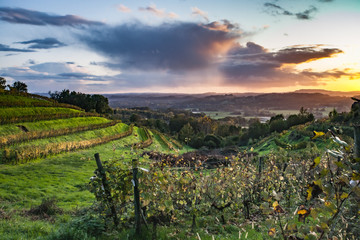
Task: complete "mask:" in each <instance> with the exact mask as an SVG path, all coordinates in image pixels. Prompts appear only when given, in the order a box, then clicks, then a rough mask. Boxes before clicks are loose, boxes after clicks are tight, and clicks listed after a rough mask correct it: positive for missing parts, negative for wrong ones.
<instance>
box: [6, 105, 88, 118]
mask: <svg viewBox="0 0 360 240" xmlns="http://www.w3.org/2000/svg"><path fill="white" fill-rule="evenodd" d="M74 113H82V111H79V110H75V109H71V108H60V107H19V108H0V116H3V117H22V116H36V115H55V114H74Z"/></svg>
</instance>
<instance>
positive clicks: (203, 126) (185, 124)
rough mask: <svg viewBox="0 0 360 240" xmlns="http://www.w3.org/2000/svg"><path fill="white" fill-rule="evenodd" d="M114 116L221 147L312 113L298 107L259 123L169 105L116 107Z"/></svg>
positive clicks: (191, 141) (199, 143) (292, 123)
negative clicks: (160, 109)
mask: <svg viewBox="0 0 360 240" xmlns="http://www.w3.org/2000/svg"><path fill="white" fill-rule="evenodd" d="M114 118H120V119H121V120H122V121H123V122H127V123H129V124H130V123H133V124H135V125H137V126H146V127H148V128H151V129H156V130H158V131H160V132H162V133H165V134H169V135H171V136H172V137H174V138H176V139H178V140H179V141H180V142H182V143H185V144H188V145H189V146H191V147H193V148H198V149H199V148H202V147H205V148H209V149H215V148H221V147H226V146H235V145H242V146H244V145H248V144H249V143H252V142H253V141H254V140H257V139H260V138H262V137H265V136H268V135H270V134H271V133H273V132H279V133H280V132H282V131H284V130H287V129H289V128H291V127H292V126H295V125H300V124H304V123H306V122H311V121H313V120H314V115H313V114H312V113H309V112H308V111H307V110H306V109H304V108H301V109H300V111H299V113H298V114H293V115H290V116H288V117H287V118H285V117H284V115H282V114H279V115H276V116H273V117H272V118H271V119H270V120H269V121H267V122H265V123H262V122H260V120H259V119H251V120H246V119H245V118H242V117H226V118H224V119H219V120H215V119H211V118H209V117H208V116H206V115H205V114H193V113H191V112H184V111H176V110H173V109H168V110H167V111H166V112H162V113H158V112H154V111H151V110H150V109H123V110H120V109H117V110H116V111H115V115H114Z"/></svg>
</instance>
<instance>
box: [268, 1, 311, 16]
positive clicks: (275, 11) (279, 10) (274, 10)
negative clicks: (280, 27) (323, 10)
mask: <svg viewBox="0 0 360 240" xmlns="http://www.w3.org/2000/svg"><path fill="white" fill-rule="evenodd" d="M264 6H265V7H266V10H267V12H268V13H270V14H271V15H273V16H278V15H285V16H295V17H296V18H297V19H300V20H309V19H311V18H313V16H312V15H313V13H315V12H317V11H318V9H317V8H316V7H314V6H310V7H309V8H308V9H306V10H304V11H302V12H297V13H296V12H291V11H288V10H286V9H284V8H283V7H281V6H279V5H277V4H274V3H269V2H267V3H264Z"/></svg>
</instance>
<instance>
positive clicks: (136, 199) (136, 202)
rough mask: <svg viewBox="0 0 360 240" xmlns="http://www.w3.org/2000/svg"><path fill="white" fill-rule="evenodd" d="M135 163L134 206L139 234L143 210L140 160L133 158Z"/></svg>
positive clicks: (133, 181) (138, 232)
mask: <svg viewBox="0 0 360 240" xmlns="http://www.w3.org/2000/svg"><path fill="white" fill-rule="evenodd" d="M132 164H133V180H132V183H133V185H134V207H135V232H136V234H137V235H139V234H140V228H141V212H140V192H139V180H138V178H137V174H138V171H139V170H138V161H137V159H133V160H132Z"/></svg>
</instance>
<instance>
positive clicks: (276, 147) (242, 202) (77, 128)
mask: <svg viewBox="0 0 360 240" xmlns="http://www.w3.org/2000/svg"><path fill="white" fill-rule="evenodd" d="M9 96H11V97H9V98H6V97H3V96H2V95H0V103H1V102H4V104H3V106H2V107H0V121H1V123H2V125H0V236H2V237H3V238H4V239H198V240H201V239H358V238H359V232H360V229H359V226H360V225H359V223H360V219H359V215H360V205H359V202H360V187H359V180H360V174H359V169H360V162H359V159H358V158H355V157H354V153H353V143H354V140H353V138H352V137H351V136H352V135H351V134H352V133H353V132H352V128H351V127H350V126H342V127H341V131H340V130H336V131H335V129H337V128H333V126H332V125H331V123H329V122H328V121H322V122H321V121H318V122H311V123H310V122H309V123H306V124H304V125H298V126H294V127H292V128H291V129H289V130H286V131H282V132H274V133H272V134H270V135H269V136H267V137H264V138H261V139H259V140H258V141H256V142H255V141H254V142H253V144H252V145H249V146H246V147H243V148H234V147H230V148H224V149H220V150H216V149H215V150H212V151H210V150H209V149H207V150H201V151H196V152H195V151H194V149H191V148H189V147H188V146H186V145H184V146H183V145H182V144H181V143H180V142H178V141H177V140H175V139H174V138H172V137H170V136H169V135H166V134H164V133H162V132H160V131H159V130H155V129H152V128H150V127H145V126H135V125H133V124H125V123H122V122H121V121H119V120H112V119H111V118H105V117H101V116H99V115H98V114H95V113H89V112H85V111H83V110H81V109H78V108H76V107H71V106H60V105H57V103H56V102H54V101H52V100H49V99H47V98H45V97H41V96H40V97H36V95H33V96H31V97H29V96H20V95H18V96H17V95H14V96H12V95H9ZM4 99H5V100H4ZM11 102H13V103H11ZM338 128H339V127H338ZM328 129H331V130H328ZM314 133H317V135H316V134H315V135H314ZM208 138H209V139H210V137H208ZM212 140H214V141H215V140H216V138H215V137H213V139H212ZM95 153H99V155H97V156H98V157H99V156H100V158H99V161H100V159H101V162H102V167H103V169H102V168H99V165H97V163H96V162H95V158H94V154H95ZM94 171H95V172H94ZM94 174H95V175H94ZM92 176H93V177H92ZM104 176H105V177H104ZM134 186H136V187H134ZM134 203H135V204H134Z"/></svg>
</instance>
